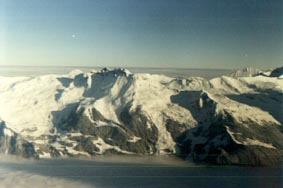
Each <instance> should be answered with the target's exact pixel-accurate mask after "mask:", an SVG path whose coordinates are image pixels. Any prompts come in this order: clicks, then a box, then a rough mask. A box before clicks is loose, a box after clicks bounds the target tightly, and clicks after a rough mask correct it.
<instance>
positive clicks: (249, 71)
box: [228, 67, 262, 78]
mask: <svg viewBox="0 0 283 188" xmlns="http://www.w3.org/2000/svg"><path fill="white" fill-rule="evenodd" d="M261 72H262V71H261V70H260V69H257V68H253V67H247V68H243V69H239V70H235V71H233V72H232V73H230V74H229V75H228V76H230V77H233V78H239V77H253V76H257V75H259V74H260V73H261Z"/></svg>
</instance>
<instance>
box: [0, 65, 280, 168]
mask: <svg viewBox="0 0 283 188" xmlns="http://www.w3.org/2000/svg"><path fill="white" fill-rule="evenodd" d="M0 83H1V84H0V99H1V100H0V119H1V121H2V122H3V123H2V124H3V126H4V125H5V126H4V128H2V129H4V130H6V129H7V130H10V132H13V134H16V135H18V136H17V137H18V138H20V139H18V140H19V141H18V142H16V143H18V145H21V146H22V147H16V149H15V150H16V152H8V153H11V154H13V153H14V154H17V152H18V153H21V154H22V153H24V154H23V156H25V157H28V156H30V157H37V156H38V157H40V158H46V157H56V156H78V155H84V156H94V155H99V154H107V153H120V154H178V155H181V156H184V157H188V158H191V159H193V160H196V161H206V162H212V163H217V164H252V165H260V164H273V163H276V162H278V161H279V160H280V156H281V154H282V148H283V138H282V132H280V129H281V127H282V115H281V114H282V104H283V103H282V91H283V83H282V80H281V79H278V78H276V77H273V78H270V77H263V76H257V77H251V78H231V77H225V76H223V77H219V78H215V79H212V80H206V79H203V78H189V79H176V78H170V77H167V76H163V75H152V74H135V75H134V74H132V73H130V72H129V71H128V70H126V69H102V70H101V71H93V72H88V73H83V72H81V71H72V72H71V73H70V74H67V75H46V76H40V77H34V78H29V77H22V78H7V77H1V78H0ZM272 105H275V106H272ZM2 132H3V133H2V134H1V135H2V137H1V135H0V137H1V139H2V140H1V144H2V146H1V147H2V148H4V149H2V150H1V151H3V152H4V150H5V152H6V150H7V151H10V150H11V149H9V148H12V147H14V146H15V143H13V144H12V143H11V142H8V144H7V142H6V141H5V140H7V139H11V134H8V133H6V132H7V131H6V132H5V131H2ZM4 142H5V144H4ZM23 142H24V143H28V144H25V145H23V144H22V143H23ZM4 146H5V147H4ZM14 148H15V147H14ZM17 148H19V149H17ZM20 148H23V149H20ZM23 151H24V152H23ZM27 151H28V152H27ZM5 152H4V153H5ZM6 153H7V152H6ZM268 153H272V155H273V156H274V157H272V159H270V160H266V156H267V154H268ZM255 159H256V160H255Z"/></svg>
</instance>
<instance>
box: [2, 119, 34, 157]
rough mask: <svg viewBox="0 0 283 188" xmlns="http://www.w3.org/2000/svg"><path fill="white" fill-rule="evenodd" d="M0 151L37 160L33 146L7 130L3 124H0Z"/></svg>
mask: <svg viewBox="0 0 283 188" xmlns="http://www.w3.org/2000/svg"><path fill="white" fill-rule="evenodd" d="M6 133H8V134H6ZM0 151H1V153H6V154H13V155H19V156H22V157H25V158H38V155H37V153H36V152H35V150H34V145H33V144H32V143H30V142H27V141H26V140H24V139H23V138H21V136H20V135H18V134H17V133H15V132H14V131H12V130H10V129H9V128H7V127H6V125H5V122H0Z"/></svg>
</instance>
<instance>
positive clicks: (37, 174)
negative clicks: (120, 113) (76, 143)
mask: <svg viewBox="0 0 283 188" xmlns="http://www.w3.org/2000/svg"><path fill="white" fill-rule="evenodd" d="M282 169H283V168H282V166H281V167H233V166H205V165H195V164H191V163H189V162H184V161H180V160H177V159H173V158H171V157H123V158H121V157H118V158H115V157H114V158H111V157H110V158H109V157H105V158H103V157H100V158H97V159H95V160H81V159H80V160H74V159H72V160H71V159H50V160H39V161H27V160H25V161H18V160H16V161H15V160H14V161H9V160H3V159H2V160H1V162H0V172H1V176H0V187H1V188H2V187H5V186H9V187H20V186H17V183H19V185H20V184H25V185H26V186H25V187H29V186H28V185H32V186H31V187H101V188H114V187H117V188H135V187H142V188H147V187H150V188H155V187H160V188H167V187H168V188H172V187H188V188H210V187H211V188H224V187H225V188H277V187H278V188H279V187H282V186H283V176H282V175H283V170H282ZM5 172H6V173H5ZM7 172H8V173H7ZM9 181H11V182H9ZM3 182H4V183H3ZM43 182H45V183H44V184H42V183H43ZM31 183H32V184H31Z"/></svg>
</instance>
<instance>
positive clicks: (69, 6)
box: [0, 0, 283, 69]
mask: <svg viewBox="0 0 283 188" xmlns="http://www.w3.org/2000/svg"><path fill="white" fill-rule="evenodd" d="M282 12H283V2H282V1H281V0H269V1H267V0H242V1H238V0H228V1H227V0H214V1H211V0H198V1H195V0H175V1H171V0H144V1H138V0H119V1H117V0H108V1H100V0H81V1H76V0H60V1H56V0H49V1H45V0H29V1H22V0H14V1H9V0H0V65H9V66H10V65H12V66H13V65H21V66H95V67H104V66H109V67H164V68H166V67H176V68H216V69H219V68H221V69H235V68H242V67H257V68H271V67H278V66H282V60H283V55H282V54H283V53H282V52H283V45H282V44H283V13H282Z"/></svg>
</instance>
